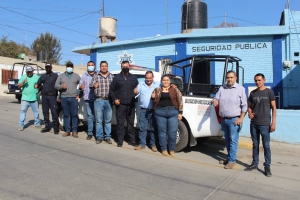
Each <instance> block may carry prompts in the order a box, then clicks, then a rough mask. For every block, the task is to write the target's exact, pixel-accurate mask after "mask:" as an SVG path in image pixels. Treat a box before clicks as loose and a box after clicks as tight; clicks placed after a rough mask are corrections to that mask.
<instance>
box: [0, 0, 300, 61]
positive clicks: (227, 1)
mask: <svg viewBox="0 0 300 200" xmlns="http://www.w3.org/2000/svg"><path fill="white" fill-rule="evenodd" d="M183 2H184V0H104V15H105V16H107V17H108V16H109V17H114V18H116V19H117V40H118V41H121V40H130V39H136V38H144V37H151V36H155V35H157V34H160V35H166V34H177V33H180V28H181V6H182V4H183ZM204 2H205V3H206V4H207V6H208V27H209V28H212V27H214V26H217V25H219V24H221V23H222V22H223V21H225V20H226V22H229V23H236V24H238V25H239V26H278V25H279V20H280V16H281V12H282V11H283V10H284V9H285V6H286V3H287V0H251V1H245V0H206V1H204ZM297 2H298V3H297ZM167 5H168V6H167ZM290 9H291V10H300V3H299V0H290ZM225 13H226V18H225ZM102 15H103V12H102V0H85V1H83V0H51V1H50V0H0V35H1V37H2V36H7V37H8V39H9V40H12V41H15V42H17V43H19V44H25V45H26V46H28V47H30V45H31V44H32V42H33V41H34V40H35V39H36V38H38V37H39V36H40V34H42V33H46V32H47V31H48V32H50V33H51V34H53V35H54V36H55V37H57V38H58V39H60V42H61V46H62V50H61V53H62V59H61V61H60V63H61V64H63V63H64V62H65V61H67V60H71V61H72V62H73V63H74V64H75V65H85V64H86V63H87V62H88V61H89V56H85V55H81V54H77V53H73V52H72V49H73V48H74V47H80V46H86V45H91V44H93V43H100V40H99V38H97V35H99V18H100V17H102Z"/></svg>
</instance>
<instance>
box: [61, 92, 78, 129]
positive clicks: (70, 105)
mask: <svg viewBox="0 0 300 200" xmlns="http://www.w3.org/2000/svg"><path fill="white" fill-rule="evenodd" d="M61 107H62V109H63V111H64V128H65V131H66V132H70V117H71V119H72V132H74V133H77V127H78V100H77V99H76V98H75V97H65V98H61Z"/></svg>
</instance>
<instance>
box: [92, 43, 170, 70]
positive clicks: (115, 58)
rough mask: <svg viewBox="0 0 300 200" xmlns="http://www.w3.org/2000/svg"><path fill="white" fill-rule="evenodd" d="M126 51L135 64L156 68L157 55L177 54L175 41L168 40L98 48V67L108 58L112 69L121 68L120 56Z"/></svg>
mask: <svg viewBox="0 0 300 200" xmlns="http://www.w3.org/2000/svg"><path fill="white" fill-rule="evenodd" d="M125 51H126V53H127V56H128V57H130V59H131V61H132V62H133V64H135V65H139V66H143V67H147V68H151V69H155V56H160V55H175V44H174V42H173V41H167V42H159V43H157V42H156V43H155V42H153V43H145V44H143V45H138V44H134V45H125V46H118V47H112V48H105V49H98V50H97V52H98V53H97V61H96V62H97V69H99V64H100V62H101V61H102V60H106V61H107V62H108V64H109V70H110V71H114V70H120V66H121V65H120V63H119V62H120V57H122V56H123V55H124V52H125Z"/></svg>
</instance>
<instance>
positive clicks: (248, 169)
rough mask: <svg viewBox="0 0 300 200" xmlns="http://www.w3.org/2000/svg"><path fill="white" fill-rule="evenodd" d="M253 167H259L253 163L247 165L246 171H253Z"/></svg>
mask: <svg viewBox="0 0 300 200" xmlns="http://www.w3.org/2000/svg"><path fill="white" fill-rule="evenodd" d="M253 169H257V165H254V164H251V165H250V166H248V167H246V168H245V169H244V171H252V170H253Z"/></svg>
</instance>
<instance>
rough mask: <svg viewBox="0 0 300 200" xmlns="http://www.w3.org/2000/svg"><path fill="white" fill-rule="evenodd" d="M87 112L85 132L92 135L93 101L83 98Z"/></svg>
mask: <svg viewBox="0 0 300 200" xmlns="http://www.w3.org/2000/svg"><path fill="white" fill-rule="evenodd" d="M84 103H85V108H86V114H87V127H88V130H87V134H88V135H93V129H94V101H90V100H84Z"/></svg>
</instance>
